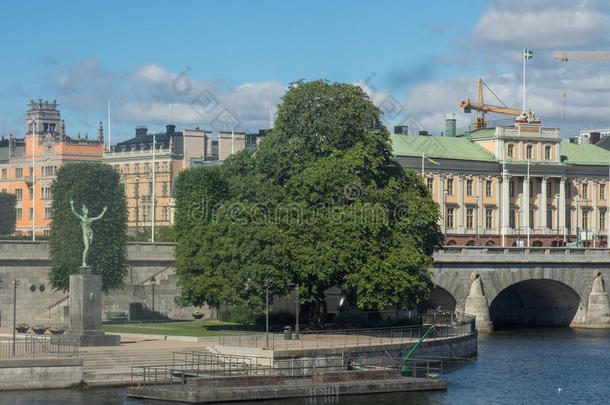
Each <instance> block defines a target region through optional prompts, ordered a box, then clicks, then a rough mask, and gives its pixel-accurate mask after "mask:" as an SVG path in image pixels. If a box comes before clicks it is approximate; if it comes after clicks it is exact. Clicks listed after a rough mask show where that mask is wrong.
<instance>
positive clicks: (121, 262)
mask: <svg viewBox="0 0 610 405" xmlns="http://www.w3.org/2000/svg"><path fill="white" fill-rule="evenodd" d="M51 190H52V194H53V203H52V208H51V215H52V218H53V221H52V222H51V228H50V231H49V249H50V255H51V272H50V273H49V280H50V282H51V284H52V285H53V287H54V288H55V289H59V290H64V291H66V290H68V289H69V286H70V275H71V274H76V273H78V272H79V267H80V266H81V264H82V263H81V262H82V252H83V237H82V231H81V226H80V220H79V219H78V218H77V217H76V216H75V215H74V214H73V213H72V210H71V208H70V200H74V207H75V210H76V212H77V213H79V214H80V213H81V209H82V206H83V205H85V206H86V207H87V209H88V210H89V216H90V217H94V216H98V215H99V214H101V213H102V210H103V209H104V207H108V208H107V211H106V213H105V214H104V215H103V216H102V218H100V219H99V220H97V221H95V222H93V223H92V225H91V226H92V229H93V240H92V242H91V245H90V248H89V253H88V256H87V264H88V265H89V266H91V267H92V268H93V271H94V272H95V273H97V274H99V275H101V277H102V288H103V290H104V291H108V290H113V289H116V288H121V287H122V286H123V283H124V279H125V276H126V275H127V271H128V267H127V232H126V231H127V206H126V203H125V191H124V190H123V187H122V186H121V184H120V183H119V174H118V173H117V172H116V170H114V169H113V168H112V167H111V166H109V165H105V164H101V163H74V164H68V165H66V166H64V167H62V168H61V169H59V170H58V171H57V177H56V179H55V181H54V182H53V185H52V186H51Z"/></svg>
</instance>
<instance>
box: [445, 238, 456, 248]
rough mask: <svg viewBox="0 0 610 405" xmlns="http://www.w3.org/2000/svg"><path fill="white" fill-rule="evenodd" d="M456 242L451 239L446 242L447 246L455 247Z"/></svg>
mask: <svg viewBox="0 0 610 405" xmlns="http://www.w3.org/2000/svg"><path fill="white" fill-rule="evenodd" d="M455 245H456V242H455V240H453V239H450V240H449V242H447V246H455Z"/></svg>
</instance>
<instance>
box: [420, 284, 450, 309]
mask: <svg viewBox="0 0 610 405" xmlns="http://www.w3.org/2000/svg"><path fill="white" fill-rule="evenodd" d="M425 306H426V307H427V308H438V307H439V306H440V307H441V308H442V309H443V311H449V312H453V311H455V308H456V306H457V300H456V299H455V297H454V296H453V295H452V294H451V293H450V292H449V291H447V290H446V289H444V288H443V287H440V286H438V285H435V286H434V288H433V289H432V291H431V292H430V298H429V299H428V301H427V302H426V303H425Z"/></svg>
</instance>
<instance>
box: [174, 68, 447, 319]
mask: <svg viewBox="0 0 610 405" xmlns="http://www.w3.org/2000/svg"><path fill="white" fill-rule="evenodd" d="M380 114H381V111H380V110H379V109H378V108H377V107H375V106H374V105H373V104H372V103H371V102H370V100H369V99H368V97H367V95H366V94H365V93H364V92H363V91H362V89H360V88H359V87H357V86H353V85H349V84H344V83H332V84H330V83H328V82H326V81H322V80H319V81H313V82H307V83H306V82H303V81H299V82H297V83H294V84H293V85H292V86H291V87H290V89H289V90H288V91H287V93H286V94H285V95H284V97H283V99H282V103H281V104H280V105H279V107H278V113H277V120H276V123H275V128H273V130H272V131H270V133H269V134H268V135H267V136H266V137H265V138H264V139H263V141H262V142H261V143H260V145H259V147H257V148H256V149H254V150H244V151H242V152H240V153H238V154H236V155H234V156H231V157H229V158H228V159H227V160H225V161H224V162H223V164H222V165H221V166H220V167H216V168H196V169H191V170H188V171H185V172H183V173H182V174H181V175H180V176H179V178H178V181H177V184H176V199H177V211H176V218H177V219H176V230H177V232H176V235H177V242H178V243H177V250H176V256H177V274H178V277H179V284H180V286H181V290H182V295H181V297H180V300H181V301H182V303H183V304H185V305H186V304H192V305H203V304H205V303H207V304H209V305H218V304H220V303H222V302H229V303H237V304H239V303H245V304H247V305H252V306H256V305H261V304H262V299H263V297H264V287H265V282H266V280H269V284H270V286H271V288H272V290H273V292H275V293H278V294H282V293H287V292H290V291H291V290H292V289H294V288H295V287H296V286H297V285H298V286H299V291H300V299H301V302H302V303H305V304H306V305H308V306H309V307H310V309H311V311H310V312H309V313H310V321H311V322H313V323H315V322H316V317H317V316H318V315H319V313H320V307H321V304H322V302H323V298H324V294H323V293H324V290H326V289H327V288H329V287H331V286H333V285H338V286H340V287H341V288H342V289H343V290H344V291H345V292H346V293H347V294H349V295H350V296H351V297H353V298H354V299H355V301H356V302H357V305H358V306H359V307H361V308H374V309H382V308H387V307H389V306H391V305H393V304H396V305H397V306H399V307H402V308H404V307H411V308H413V307H415V306H417V305H418V304H419V303H420V302H421V301H422V300H424V299H426V298H427V296H428V294H429V292H430V289H431V287H432V282H431V279H430V275H429V272H428V270H427V269H428V268H429V267H431V265H432V258H431V256H432V252H433V250H434V249H435V247H437V246H438V245H439V243H440V241H441V238H442V234H441V233H440V230H439V228H438V225H437V220H438V207H437V206H436V204H435V203H434V202H433V201H432V198H431V196H430V194H429V191H428V189H427V187H425V186H424V184H423V183H422V181H421V179H420V178H419V177H418V176H417V175H416V174H415V173H414V172H412V171H405V170H404V169H403V168H402V167H400V165H399V164H398V163H396V162H395V161H394V160H393V159H392V155H391V144H390V136H389V133H388V131H387V129H386V128H385V126H384V125H383V124H382V122H381V119H380Z"/></svg>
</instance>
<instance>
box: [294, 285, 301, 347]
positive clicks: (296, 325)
mask: <svg viewBox="0 0 610 405" xmlns="http://www.w3.org/2000/svg"><path fill="white" fill-rule="evenodd" d="M295 292H296V315H295V318H296V320H295V323H294V338H295V339H296V340H298V339H299V312H301V302H300V296H299V285H298V284H297V287H296V291H295Z"/></svg>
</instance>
